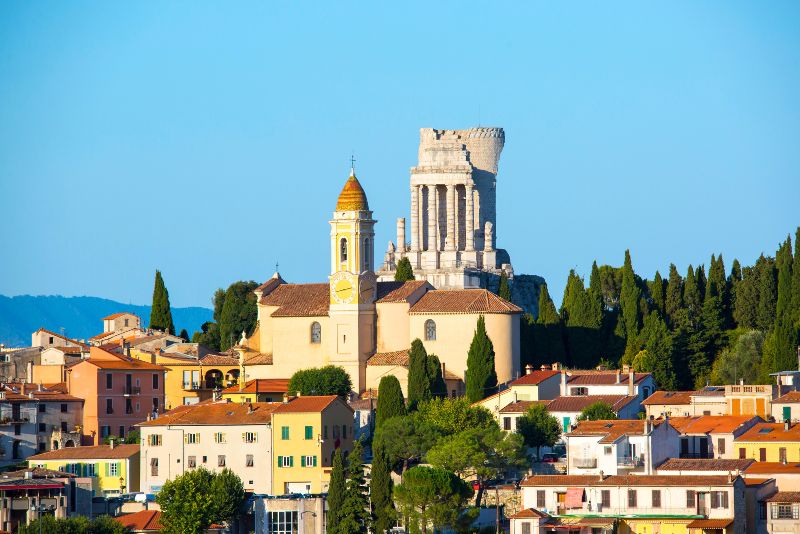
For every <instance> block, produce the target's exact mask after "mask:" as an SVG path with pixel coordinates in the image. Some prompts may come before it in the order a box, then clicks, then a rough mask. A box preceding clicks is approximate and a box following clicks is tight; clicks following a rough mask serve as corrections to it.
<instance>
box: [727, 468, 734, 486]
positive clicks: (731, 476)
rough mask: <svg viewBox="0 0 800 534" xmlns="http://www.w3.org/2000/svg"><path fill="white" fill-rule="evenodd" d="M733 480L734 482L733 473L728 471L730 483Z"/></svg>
mask: <svg viewBox="0 0 800 534" xmlns="http://www.w3.org/2000/svg"><path fill="white" fill-rule="evenodd" d="M731 482H733V473H731V472H730V471H728V484H730V483H731Z"/></svg>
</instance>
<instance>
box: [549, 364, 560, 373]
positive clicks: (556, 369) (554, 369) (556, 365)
mask: <svg viewBox="0 0 800 534" xmlns="http://www.w3.org/2000/svg"><path fill="white" fill-rule="evenodd" d="M551 367H552V368H553V371H558V370H559V369H560V368H561V364H560V363H558V362H553V365H552V366H551Z"/></svg>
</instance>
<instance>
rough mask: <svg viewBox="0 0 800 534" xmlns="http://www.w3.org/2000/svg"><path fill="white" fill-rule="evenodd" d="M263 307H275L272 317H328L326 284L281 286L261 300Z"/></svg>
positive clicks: (328, 301) (328, 295)
mask: <svg viewBox="0 0 800 534" xmlns="http://www.w3.org/2000/svg"><path fill="white" fill-rule="evenodd" d="M260 303H261V304H263V305H265V306H277V307H278V309H277V310H275V311H274V312H272V317H324V316H326V315H328V305H329V304H330V287H329V285H328V284H281V285H279V286H278V287H276V288H275V289H274V290H273V291H272V292H271V293H270V294H269V295H265V296H264V297H262V298H261V301H260Z"/></svg>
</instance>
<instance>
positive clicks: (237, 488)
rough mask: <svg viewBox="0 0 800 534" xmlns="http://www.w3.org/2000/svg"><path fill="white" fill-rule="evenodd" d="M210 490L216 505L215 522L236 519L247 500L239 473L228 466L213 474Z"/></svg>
mask: <svg viewBox="0 0 800 534" xmlns="http://www.w3.org/2000/svg"><path fill="white" fill-rule="evenodd" d="M209 491H210V493H211V498H212V502H213V506H214V522H215V523H221V522H223V521H225V522H227V523H232V522H233V521H235V520H236V519H237V518H238V517H239V513H240V509H241V508H242V505H243V504H244V501H245V493H244V487H243V485H242V479H240V478H239V475H237V474H236V473H234V472H233V471H231V470H230V469H228V468H227V467H226V468H225V469H223V470H222V471H220V472H218V473H215V474H214V475H213V478H212V480H211V486H210V489H209Z"/></svg>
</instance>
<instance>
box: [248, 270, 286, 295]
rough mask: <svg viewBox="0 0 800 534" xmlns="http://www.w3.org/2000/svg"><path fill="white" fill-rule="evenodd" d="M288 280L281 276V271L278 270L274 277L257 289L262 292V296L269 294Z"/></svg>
mask: <svg viewBox="0 0 800 534" xmlns="http://www.w3.org/2000/svg"><path fill="white" fill-rule="evenodd" d="M285 283H286V280H284V279H283V278H281V275H280V273H278V272H276V273H275V274H273V275H272V278H270V279H269V280H267V281H266V282H264V283H263V284H261V285H260V286H258V287H257V288H256V289H255V291H257V292H259V293H261V296H262V297H263V296H265V295H269V294H270V293H272V291H273V290H274V289H275V288H276V287H278V286H279V285H281V284H285Z"/></svg>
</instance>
